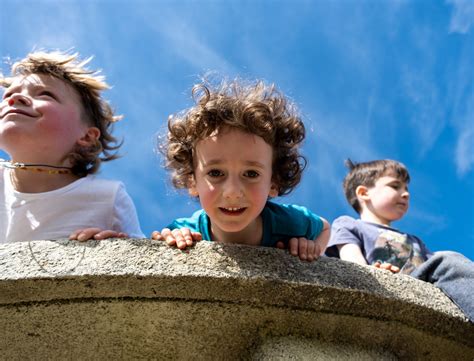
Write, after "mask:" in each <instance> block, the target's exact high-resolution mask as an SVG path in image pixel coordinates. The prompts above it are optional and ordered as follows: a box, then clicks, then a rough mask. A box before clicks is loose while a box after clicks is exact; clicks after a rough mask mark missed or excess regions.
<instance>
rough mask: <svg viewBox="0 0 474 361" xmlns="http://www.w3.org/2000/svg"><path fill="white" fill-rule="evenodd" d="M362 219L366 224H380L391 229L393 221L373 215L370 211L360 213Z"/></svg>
mask: <svg viewBox="0 0 474 361" xmlns="http://www.w3.org/2000/svg"><path fill="white" fill-rule="evenodd" d="M360 219H361V220H363V221H364V222H370V223H375V224H380V225H382V226H387V227H391V226H392V225H391V223H392V222H391V221H389V220H387V219H383V218H381V217H378V216H377V215H375V214H373V213H372V212H370V211H368V210H364V209H363V210H362V212H361V213H360Z"/></svg>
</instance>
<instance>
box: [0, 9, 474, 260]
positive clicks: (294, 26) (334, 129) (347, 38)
mask: <svg viewBox="0 0 474 361" xmlns="http://www.w3.org/2000/svg"><path fill="white" fill-rule="evenodd" d="M0 4H1V9H2V10H1V13H0V56H1V57H2V62H3V63H4V61H5V59H6V58H7V57H10V58H11V59H12V60H16V59H19V58H21V57H23V56H25V55H26V53H28V52H29V51H31V50H33V49H74V50H75V51H78V52H79V53H80V54H81V55H82V56H83V57H87V56H90V55H93V56H94V60H93V62H92V64H91V67H93V68H100V69H103V73H104V75H106V77H107V81H108V82H109V83H110V84H111V85H113V88H112V89H111V90H110V91H108V92H107V93H106V98H108V99H109V100H110V101H111V103H112V104H113V105H114V107H115V109H116V110H117V112H118V113H120V114H123V115H124V119H123V120H122V121H121V122H120V123H118V124H117V126H116V128H115V134H116V135H118V136H121V137H123V138H124V141H125V143H124V146H123V147H122V148H121V154H122V155H123V157H122V158H121V159H119V160H116V161H113V162H110V163H109V164H105V165H104V166H103V168H102V171H101V173H100V174H101V176H102V177H104V178H112V179H118V180H121V181H123V182H124V183H125V185H126V187H127V189H128V192H129V193H130V195H131V196H132V198H133V199H134V201H135V204H136V207H137V211H138V215H139V218H140V220H141V224H142V228H143V231H144V232H145V233H146V234H147V235H149V234H150V233H151V231H152V230H155V229H161V228H162V227H163V226H165V225H166V224H167V223H168V222H169V221H171V220H172V219H174V218H176V217H180V216H187V215H190V214H191V213H192V212H193V211H194V210H195V209H197V208H199V204H198V203H197V202H195V201H193V200H191V199H190V198H189V197H188V196H187V194H186V193H185V192H182V191H175V190H174V189H173V187H172V186H171V184H170V182H169V178H168V175H167V173H166V171H165V170H163V168H162V159H161V158H160V156H159V155H158V154H157V153H156V152H155V150H154V148H155V145H156V137H157V135H159V134H164V131H165V129H166V120H167V117H168V115H169V114H171V113H175V112H178V111H180V110H182V109H184V108H186V107H189V106H190V105H192V101H191V98H190V91H189V90H190V88H191V87H192V85H193V83H195V82H196V81H197V80H198V77H199V75H202V74H204V73H205V72H208V71H215V72H217V73H218V74H221V75H222V76H228V77H235V76H241V77H244V78H250V79H257V78H258V79H264V80H266V81H267V82H274V83H276V84H277V85H278V86H279V88H280V89H281V90H282V91H283V92H284V93H286V94H287V95H288V96H289V97H291V98H292V99H293V101H294V102H296V104H297V105H298V106H299V108H300V110H301V113H302V114H303V118H304V121H305V123H306V125H307V129H308V134H307V139H306V142H305V145H304V148H303V152H304V154H305V155H306V157H307V158H308V161H309V165H308V167H307V169H306V171H305V174H304V176H303V181H302V183H301V184H300V185H299V187H298V188H297V189H296V190H295V191H294V193H292V194H291V195H290V196H287V197H283V198H281V199H280V201H282V202H285V203H297V204H301V205H305V206H307V207H309V208H311V209H312V210H313V211H315V212H316V213H318V214H320V215H321V216H323V217H325V218H327V219H328V220H329V221H332V220H334V219H335V218H336V217H337V216H339V215H342V214H350V215H355V214H354V212H353V211H352V209H351V208H350V207H349V206H348V205H347V203H346V201H345V198H344V196H343V192H342V187H341V181H342V179H343V177H344V175H345V173H346V169H345V167H344V159H346V158H348V157H350V158H351V159H353V160H355V161H366V160H372V159H380V158H393V159H397V160H400V161H402V162H403V163H405V164H406V165H407V167H408V168H409V170H410V173H411V177H412V182H411V184H410V191H411V207H410V210H409V212H408V214H407V215H406V216H405V218H404V219H402V220H401V221H399V222H396V223H394V226H395V227H397V228H399V229H402V230H404V231H408V232H410V233H413V234H416V235H417V236H419V237H420V238H422V239H423V240H424V241H425V243H426V244H427V245H428V247H429V248H430V249H432V250H434V251H437V250H445V249H450V250H455V251H459V252H462V253H464V254H465V255H467V256H468V257H469V258H471V259H474V232H473V231H474V66H473V64H474V1H472V0H447V1H441V0H440V1H429V0H419V1H408V0H407V1H405V0H396V1H395V0H393V1H388V0H383V1H381V0H372V1H363V0H358V1H356V0H340V1H326V0H325V1H304V0H280V1H270V0H267V1H258V0H249V1H243V0H242V1H240V0H234V1H232V0H227V1H224V0H222V1H220V0H214V1H210V0H203V1H151V0H150V1H140V0H135V1H131V2H129V1H112V0H108V1H106V0H103V1H98V0H96V1H91V0H78V1H74V0H63V1H54V0H49V1H45V0H35V1H29V0H23V1H21V4H20V3H19V2H18V1H16V0H1V2H0ZM2 70H3V72H4V73H6V72H7V71H8V67H7V66H6V65H4V64H3V65H2ZM0 155H1V153H0ZM3 156H5V155H4V154H3Z"/></svg>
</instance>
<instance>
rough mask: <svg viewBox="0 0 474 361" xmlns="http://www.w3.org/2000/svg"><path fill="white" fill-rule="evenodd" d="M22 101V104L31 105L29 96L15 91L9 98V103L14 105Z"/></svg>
mask: <svg viewBox="0 0 474 361" xmlns="http://www.w3.org/2000/svg"><path fill="white" fill-rule="evenodd" d="M17 103H20V104H22V105H30V104H31V100H30V98H28V97H27V96H25V95H23V94H21V93H14V94H12V95H10V97H9V98H8V105H9V106H13V105H14V104H17Z"/></svg>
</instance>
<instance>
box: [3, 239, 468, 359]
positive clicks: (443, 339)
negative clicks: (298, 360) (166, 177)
mask: <svg viewBox="0 0 474 361" xmlns="http://www.w3.org/2000/svg"><path fill="white" fill-rule="evenodd" d="M0 317H1V318H2V320H4V322H3V323H4V325H5V329H6V330H5V332H4V335H3V336H2V338H0V349H2V350H7V352H6V353H4V356H6V355H8V358H11V357H13V358H25V357H26V358H28V357H27V355H31V354H33V355H35V356H40V355H41V356H42V357H45V358H53V359H60V358H63V357H68V355H74V354H77V353H78V352H80V353H81V354H83V355H84V358H100V357H99V356H101V355H102V356H104V357H106V356H107V355H109V356H110V355H119V358H120V356H122V358H150V357H153V358H179V359H187V358H196V356H199V357H197V358H202V359H216V358H224V359H240V358H259V359H262V358H265V357H264V355H267V356H268V357H267V359H270V358H273V357H277V356H276V355H275V354H271V357H270V353H269V350H270V349H272V350H279V349H282V350H285V349H287V350H297V349H300V350H312V351H307V352H311V354H312V355H314V352H315V351H314V350H315V349H318V350H323V349H325V348H324V347H326V346H324V345H329V346H328V347H330V348H331V347H333V348H334V352H338V351H337V350H343V349H350V350H353V349H354V348H355V349H357V350H360V352H362V353H363V354H365V355H366V356H367V357H369V358H370V357H371V356H370V355H378V356H377V357H379V358H381V359H390V358H391V357H392V356H393V357H395V358H398V357H403V358H406V357H409V358H426V359H440V358H443V355H444V356H446V357H450V358H456V359H460V360H463V359H466V360H472V359H473V358H474V337H473V334H474V327H473V325H472V324H470V323H469V322H468V321H467V320H466V318H465V317H464V315H463V314H462V313H461V312H460V310H459V309H458V308H457V307H456V306H455V305H454V304H453V303H452V302H451V301H450V300H449V299H448V298H447V297H446V296H445V295H444V294H443V293H442V292H441V291H440V290H438V289H437V288H436V287H434V286H432V285H430V284H427V283H425V282H421V281H418V280H415V279H413V278H411V277H408V276H403V275H392V274H389V273H387V272H384V271H379V270H376V269H373V268H371V267H364V266H358V265H355V264H351V263H347V262H342V261H339V260H335V259H327V258H322V259H320V260H319V261H317V262H313V263H310V264H309V263H303V262H300V261H299V260H298V259H296V258H294V257H292V256H290V255H288V254H287V253H286V252H284V251H281V250H277V249H271V248H255V247H246V246H231V245H220V244H214V243H209V242H200V243H198V245H197V246H196V247H195V248H192V249H190V250H188V251H186V252H183V251H179V250H176V249H171V248H169V247H167V246H165V245H164V244H162V243H160V242H155V241H151V240H148V239H144V240H134V239H128V240H106V241H101V242H95V241H90V242H87V243H76V242H69V241H35V242H20V243H12V244H7V245H2V246H0ZM295 340H296V341H295ZM282 344H283V345H285V346H284V347H282V346H281V345H282ZM301 344H306V345H307V347H306V348H304V347H299V346H298V347H296V346H295V345H301ZM268 345H271V346H268ZM278 345H280V346H279V347H280V348H279V347H277V346H278ZM315 345H319V346H317V347H316V346H315ZM323 346H324V347H323ZM294 352H296V351H293V354H294ZM302 352H303V351H302ZM305 352H306V351H305ZM331 352H332V351H331ZM341 352H342V351H341ZM351 352H352V351H351ZM329 354H330V353H326V355H329ZM20 356H21V357H20ZM287 356H288V355H287ZM300 356H301V355H300ZM327 357H329V356H327ZM339 357H342V354H341V353H339ZM374 357H375V356H374ZM35 358H36V357H35ZM38 358H39V357H38ZM324 359H330V358H324Z"/></svg>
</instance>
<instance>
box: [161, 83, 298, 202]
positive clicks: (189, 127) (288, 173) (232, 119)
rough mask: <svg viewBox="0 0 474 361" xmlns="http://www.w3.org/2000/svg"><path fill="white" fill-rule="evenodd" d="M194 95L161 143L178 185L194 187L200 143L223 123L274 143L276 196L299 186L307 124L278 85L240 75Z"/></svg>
mask: <svg viewBox="0 0 474 361" xmlns="http://www.w3.org/2000/svg"><path fill="white" fill-rule="evenodd" d="M192 95H193V99H194V101H195V105H194V106H193V107H191V108H190V109H188V110H186V111H185V112H184V113H178V114H176V115H172V116H170V117H169V120H168V136H167V139H166V141H165V143H164V144H162V146H161V150H162V152H163V153H164V155H165V157H166V167H167V168H168V169H169V170H171V171H172V181H173V185H174V186H175V187H176V188H189V187H190V186H191V183H190V182H191V179H192V176H193V174H194V163H193V157H194V149H195V146H196V144H197V142H198V141H200V140H202V139H204V138H206V137H208V136H210V135H211V134H213V133H214V132H215V131H217V130H219V129H221V128H224V127H229V128H232V129H238V130H241V131H243V132H247V133H250V134H255V135H257V136H259V137H261V138H262V139H263V140H264V141H265V142H266V143H267V144H269V145H270V146H271V147H272V149H273V170H272V181H273V183H274V184H275V185H276V187H277V189H278V195H285V194H288V193H290V192H291V191H292V190H293V189H294V188H295V187H296V186H297V185H298V183H299V182H300V180H301V174H302V172H303V170H304V168H305V166H306V159H305V158H304V157H303V156H302V155H300V153H299V148H300V147H299V146H300V143H301V142H302V141H303V139H304V137H305V127H304V124H303V122H302V120H301V118H300V116H299V114H298V112H297V110H296V107H295V106H294V105H293V103H292V102H290V101H289V100H288V99H287V98H286V97H285V96H284V95H283V94H282V93H281V92H280V91H279V90H278V89H277V88H276V87H275V85H273V84H271V85H266V84H265V83H264V82H263V81H256V82H253V83H250V84H248V83H246V82H244V81H242V80H240V79H234V80H232V81H230V82H227V81H225V80H224V81H222V82H221V83H220V84H217V85H212V84H209V83H208V82H206V81H204V82H202V83H200V84H197V85H195V86H194V87H193V90H192Z"/></svg>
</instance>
